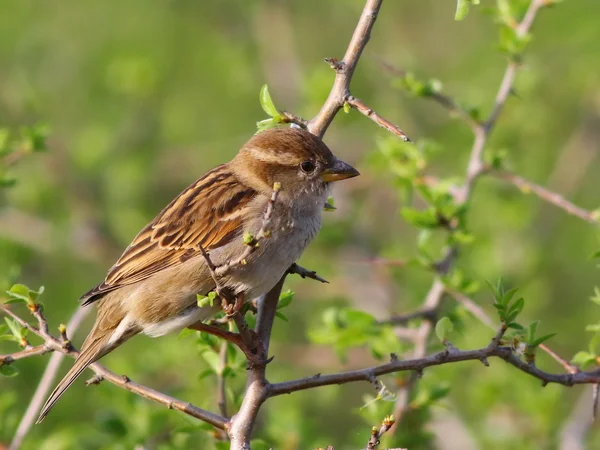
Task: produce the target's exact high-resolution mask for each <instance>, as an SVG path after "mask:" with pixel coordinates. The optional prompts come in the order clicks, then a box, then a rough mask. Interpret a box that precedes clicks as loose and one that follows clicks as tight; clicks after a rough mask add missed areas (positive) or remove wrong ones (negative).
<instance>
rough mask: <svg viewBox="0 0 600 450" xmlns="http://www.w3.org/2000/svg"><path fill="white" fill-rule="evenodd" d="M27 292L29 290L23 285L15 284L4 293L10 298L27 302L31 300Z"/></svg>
mask: <svg viewBox="0 0 600 450" xmlns="http://www.w3.org/2000/svg"><path fill="white" fill-rule="evenodd" d="M29 292H30V289H29V288H28V287H27V286H25V285H24V284H15V285H14V286H13V287H11V288H10V289H9V290H8V291H6V293H7V294H8V295H10V296H11V297H13V298H18V299H21V300H25V301H27V302H28V301H30V299H31V297H30V295H29Z"/></svg>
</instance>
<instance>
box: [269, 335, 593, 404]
mask: <svg viewBox="0 0 600 450" xmlns="http://www.w3.org/2000/svg"><path fill="white" fill-rule="evenodd" d="M505 330H506V328H505V327H501V328H499V329H498V331H497V333H496V335H495V336H494V338H493V339H492V341H491V342H490V345H488V346H487V347H484V348H480V349H477V350H458V349H454V350H453V351H448V350H444V351H441V352H438V353H435V354H433V355H430V356H426V357H423V358H415V359H406V360H398V359H392V360H391V361H390V362H389V363H387V364H382V365H380V366H376V367H371V368H368V369H360V370H353V371H349V372H341V373H336V374H331V375H321V374H317V375H314V376H312V377H307V378H302V379H298V380H291V381H284V382H281V383H275V384H272V385H270V386H269V397H275V396H278V395H283V394H290V393H292V392H297V391H302V390H306V389H312V388H315V387H319V386H329V385H334V384H345V383H351V382H355V381H369V382H370V381H371V380H372V379H373V376H381V375H385V374H389V373H395V372H403V371H417V372H420V371H423V370H424V369H426V368H427V367H432V366H438V365H443V364H450V363H456V362H460V361H474V360H479V361H482V362H487V359H488V358H491V357H497V358H501V359H503V360H504V361H506V362H507V363H509V364H511V365H512V366H514V367H516V368H517V369H519V370H521V371H523V372H525V373H527V374H529V375H531V376H533V377H535V378H538V379H540V380H541V381H542V382H543V383H544V384H548V383H557V384H562V385H564V386H573V385H575V384H597V383H599V382H600V369H599V370H594V371H589V372H583V371H581V372H578V373H575V374H572V373H567V374H553V373H549V372H545V371H542V370H540V369H539V368H537V367H536V366H534V365H532V364H528V363H527V362H525V361H523V360H522V359H520V358H519V357H518V356H516V355H515V354H514V353H513V350H512V349H511V348H510V347H503V346H501V345H500V342H501V340H502V336H503V335H504V332H505Z"/></svg>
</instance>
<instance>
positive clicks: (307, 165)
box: [300, 161, 315, 173]
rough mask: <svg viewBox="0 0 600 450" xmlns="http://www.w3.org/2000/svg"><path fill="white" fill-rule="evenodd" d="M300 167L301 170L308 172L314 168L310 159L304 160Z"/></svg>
mask: <svg viewBox="0 0 600 450" xmlns="http://www.w3.org/2000/svg"><path fill="white" fill-rule="evenodd" d="M300 168H301V169H302V171H304V172H306V173H310V172H312V171H313V170H315V163H313V162H312V161H304V162H303V163H302V164H300Z"/></svg>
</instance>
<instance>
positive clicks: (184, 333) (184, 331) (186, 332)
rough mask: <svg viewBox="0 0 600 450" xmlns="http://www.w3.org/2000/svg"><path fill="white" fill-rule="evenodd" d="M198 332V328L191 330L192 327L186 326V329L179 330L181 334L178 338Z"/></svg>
mask: <svg viewBox="0 0 600 450" xmlns="http://www.w3.org/2000/svg"><path fill="white" fill-rule="evenodd" d="M196 333H197V331H196V330H191V329H189V328H184V329H183V330H181V331H180V332H179V334H178V335H177V339H183V338H186V337H188V336H190V335H192V334H196Z"/></svg>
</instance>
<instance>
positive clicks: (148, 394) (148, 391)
mask: <svg viewBox="0 0 600 450" xmlns="http://www.w3.org/2000/svg"><path fill="white" fill-rule="evenodd" d="M0 310H2V311H3V312H4V313H6V314H8V315H9V316H11V317H13V318H14V319H15V320H17V321H18V322H19V323H20V324H21V325H22V326H26V328H28V329H29V330H30V331H31V332H32V333H34V334H36V335H37V336H39V337H41V338H42V339H43V340H44V345H45V346H46V347H47V348H48V351H55V352H60V353H64V354H65V355H67V356H70V357H71V358H76V357H77V356H78V355H79V352H78V351H77V350H75V349H73V347H72V346H71V345H70V344H69V345H65V344H64V343H63V342H62V341H61V340H59V339H57V338H55V337H54V336H52V335H51V334H50V333H49V332H48V322H47V321H46V319H45V318H44V316H43V314H42V311H41V309H40V308H35V309H34V310H33V311H32V314H33V315H34V316H35V317H36V319H37V320H38V323H39V329H37V328H35V327H33V326H31V325H29V324H28V323H27V322H25V321H24V320H23V319H21V318H20V317H18V316H17V315H16V314H14V313H13V312H12V311H11V310H10V309H8V308H7V307H6V306H4V305H1V304H0ZM33 354H34V353H32V355H33ZM89 368H90V369H91V370H92V371H93V372H94V373H95V374H96V375H97V376H99V377H101V378H102V379H105V380H107V381H109V382H110V383H113V384H115V385H117V386H119V387H121V388H123V389H126V390H128V391H130V392H133V393H135V394H137V395H139V396H141V397H144V398H147V399H149V400H152V401H154V402H157V403H161V404H163V405H166V406H167V407H168V408H169V409H176V410H178V411H181V412H183V413H185V414H187V415H189V416H192V417H195V418H197V419H200V420H203V421H204V422H207V423H210V424H211V425H213V426H215V427H217V428H221V429H224V428H225V423H226V419H225V418H224V417H221V416H219V415H217V414H213V413H211V412H209V411H206V410H204V409H201V408H198V407H197V406H194V405H192V404H191V403H188V402H184V401H182V400H178V399H176V398H174V397H171V396H169V395H166V394H163V393H162V392H158V391H155V390H154V389H152V388H149V387H147V386H144V385H141V384H138V383H135V382H133V381H131V380H130V379H129V378H127V377H126V376H119V375H117V374H115V373H114V372H111V371H110V370H108V369H106V368H105V367H104V366H102V365H100V364H99V363H94V364H92V365H90V367H89Z"/></svg>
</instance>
